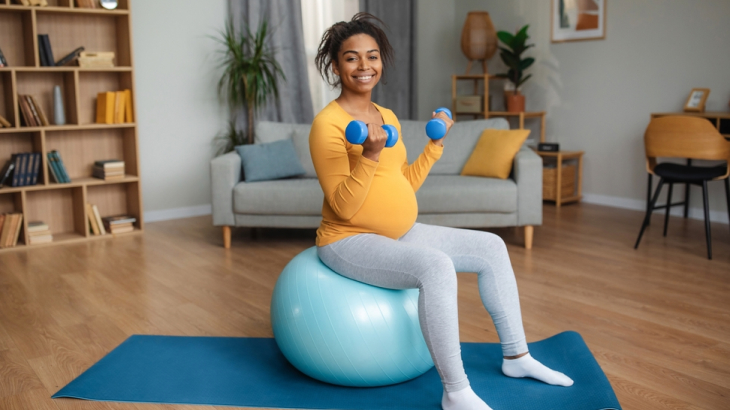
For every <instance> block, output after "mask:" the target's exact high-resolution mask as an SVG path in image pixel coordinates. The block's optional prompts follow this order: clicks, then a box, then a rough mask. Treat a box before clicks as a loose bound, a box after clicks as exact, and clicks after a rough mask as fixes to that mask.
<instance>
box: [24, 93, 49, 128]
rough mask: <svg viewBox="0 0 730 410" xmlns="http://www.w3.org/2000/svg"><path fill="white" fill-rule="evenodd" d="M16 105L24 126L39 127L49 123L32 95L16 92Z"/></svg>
mask: <svg viewBox="0 0 730 410" xmlns="http://www.w3.org/2000/svg"><path fill="white" fill-rule="evenodd" d="M18 105H19V106H20V112H21V114H23V115H22V118H23V122H24V123H25V126H26V127H41V126H45V125H48V124H49V123H48V118H46V113H45V112H44V111H43V108H42V107H41V106H40V104H38V102H37V101H36V99H35V98H34V97H33V96H32V95H21V94H18Z"/></svg>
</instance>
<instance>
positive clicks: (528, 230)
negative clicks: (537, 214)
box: [525, 225, 535, 249]
mask: <svg viewBox="0 0 730 410" xmlns="http://www.w3.org/2000/svg"><path fill="white" fill-rule="evenodd" d="M534 231H535V229H534V227H533V226H532V225H527V226H525V249H532V234H533V232H534Z"/></svg>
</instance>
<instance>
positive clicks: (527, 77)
mask: <svg viewBox="0 0 730 410" xmlns="http://www.w3.org/2000/svg"><path fill="white" fill-rule="evenodd" d="M530 77H532V74H528V75H526V76H525V78H523V79H521V80H520V81H519V83H518V84H517V87H518V88H519V87H520V86H521V85H522V84H524V83H525V81H527V80H529V79H530Z"/></svg>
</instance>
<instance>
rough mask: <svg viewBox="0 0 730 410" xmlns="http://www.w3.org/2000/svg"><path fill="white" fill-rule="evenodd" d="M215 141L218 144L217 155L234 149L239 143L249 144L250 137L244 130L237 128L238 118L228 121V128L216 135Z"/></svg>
mask: <svg viewBox="0 0 730 410" xmlns="http://www.w3.org/2000/svg"><path fill="white" fill-rule="evenodd" d="M213 143H214V144H216V145H217V146H218V152H216V154H215V155H216V156H217V155H223V154H225V153H226V152H231V151H233V149H234V148H236V146H237V145H244V144H248V139H247V138H246V134H245V133H244V132H243V131H239V130H237V129H236V120H235V119H233V120H231V121H228V128H227V129H226V130H225V131H223V132H221V133H220V134H218V135H216V137H215V139H214V140H213Z"/></svg>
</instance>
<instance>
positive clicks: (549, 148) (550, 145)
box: [537, 142, 560, 152]
mask: <svg viewBox="0 0 730 410" xmlns="http://www.w3.org/2000/svg"><path fill="white" fill-rule="evenodd" d="M537 150H538V151H540V152H558V151H560V144H558V143H556V142H541V143H539V144H537Z"/></svg>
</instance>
